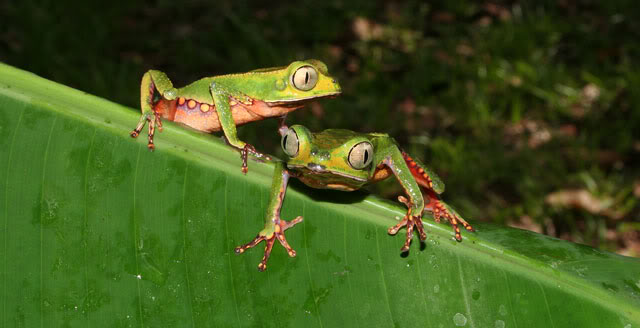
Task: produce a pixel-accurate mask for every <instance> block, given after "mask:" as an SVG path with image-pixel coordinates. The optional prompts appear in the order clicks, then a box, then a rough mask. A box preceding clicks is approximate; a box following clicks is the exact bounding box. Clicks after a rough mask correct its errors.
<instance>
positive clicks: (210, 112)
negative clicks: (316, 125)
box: [131, 59, 341, 173]
mask: <svg viewBox="0 0 640 328" xmlns="http://www.w3.org/2000/svg"><path fill="white" fill-rule="evenodd" d="M340 93H341V88H340V85H339V84H338V82H336V80H335V79H334V78H333V77H331V76H330V75H329V72H328V69H327V66H326V65H325V64H324V63H323V62H321V61H319V60H315V59H309V60H303V61H295V62H293V63H291V64H289V65H288V66H286V67H274V68H265V69H258V70H254V71H251V72H248V73H239V74H228V75H220V76H213V77H205V78H202V79H200V80H198V81H195V82H193V83H191V84H189V85H187V86H186V87H183V88H178V89H176V88H174V87H173V84H172V83H171V80H169V78H168V77H167V75H166V74H165V73H163V72H160V71H156V70H150V71H148V72H147V73H145V74H144V76H143V77H142V83H141V86H140V105H141V106H140V107H141V110H142V115H141V116H140V120H139V121H138V125H137V126H136V128H135V129H134V130H133V131H132V132H131V136H132V137H134V138H135V137H137V136H138V135H139V134H140V131H141V130H142V128H144V125H145V124H146V123H147V122H149V142H148V147H149V149H151V150H153V149H154V148H155V145H154V143H153V137H154V134H155V128H156V126H157V127H158V128H159V129H160V130H161V129H162V119H166V120H169V121H174V122H178V123H182V124H185V125H188V126H190V127H192V128H194V129H197V130H200V131H204V132H214V131H220V130H222V131H223V132H224V135H225V138H226V140H227V142H228V143H229V144H230V145H231V146H232V147H234V148H236V149H238V150H240V154H241V158H242V172H243V173H247V170H248V169H247V155H248V154H251V155H253V156H255V157H256V158H258V159H269V157H268V156H266V155H264V154H262V153H260V152H258V151H256V149H255V148H254V147H253V146H251V145H250V144H247V143H245V142H244V141H241V140H239V139H238V136H237V133H236V126H237V125H241V124H245V123H249V122H253V121H258V120H263V119H265V118H268V117H282V118H283V120H284V116H286V115H287V113H289V112H291V111H293V110H296V109H298V108H301V107H303V106H304V105H305V104H307V103H309V102H311V101H313V100H316V99H320V98H324V97H335V96H337V95H339V94H340Z"/></svg>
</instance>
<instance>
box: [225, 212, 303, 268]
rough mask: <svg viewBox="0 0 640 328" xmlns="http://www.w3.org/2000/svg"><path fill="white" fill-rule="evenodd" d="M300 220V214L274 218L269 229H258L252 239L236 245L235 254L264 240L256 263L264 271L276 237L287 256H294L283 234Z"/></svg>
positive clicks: (294, 253)
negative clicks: (263, 245) (293, 217)
mask: <svg viewBox="0 0 640 328" xmlns="http://www.w3.org/2000/svg"><path fill="white" fill-rule="evenodd" d="M300 222H302V216H298V217H297V218H295V219H293V220H291V221H285V220H280V219H276V220H275V222H274V223H273V227H272V228H270V229H266V228H265V229H264V230H262V231H260V233H258V235H257V236H256V238H254V239H253V240H252V241H250V242H248V243H246V244H244V245H241V246H238V247H236V248H235V252H236V254H242V253H244V251H246V250H247V249H249V248H252V247H254V246H256V245H258V244H259V243H260V242H262V241H263V240H264V241H265V244H266V245H265V247H264V256H263V257H262V261H260V264H258V270H259V271H264V270H266V269H267V261H268V260H269V256H270V255H271V249H272V248H273V244H274V243H275V241H276V239H278V241H279V242H280V244H282V247H284V248H285V249H286V250H287V253H288V254H289V256H291V257H295V256H296V251H295V250H293V248H291V246H290V245H289V243H288V242H287V239H286V238H285V236H284V232H285V231H286V230H287V229H289V228H291V227H293V226H294V225H296V224H298V223H300Z"/></svg>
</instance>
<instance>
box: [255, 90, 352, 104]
mask: <svg viewBox="0 0 640 328" xmlns="http://www.w3.org/2000/svg"><path fill="white" fill-rule="evenodd" d="M339 94H341V92H340V91H336V92H333V93H327V94H322V95H314V96H309V97H305V98H296V99H285V100H282V99H278V100H264V102H265V103H266V104H267V105H269V106H287V105H297V104H299V103H303V102H306V101H308V100H311V99H320V98H335V97H337V96H338V95H339Z"/></svg>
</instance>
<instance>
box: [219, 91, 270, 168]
mask: <svg viewBox="0 0 640 328" xmlns="http://www.w3.org/2000/svg"><path fill="white" fill-rule="evenodd" d="M209 90H210V92H211V96H212V97H213V102H214V104H215V106H216V112H217V113H218V120H219V121H220V125H221V126H222V131H223V132H224V136H225V139H226V141H227V143H229V145H231V146H232V147H235V148H237V149H239V150H240V158H241V159H242V167H241V170H242V173H245V174H246V173H247V171H248V170H249V169H248V168H247V158H248V155H249V154H251V155H252V156H254V157H256V158H258V159H265V160H271V157H269V156H268V155H265V154H263V153H260V152H258V151H257V150H256V148H255V147H253V146H252V145H250V144H248V143H246V142H244V141H241V140H240V139H238V132H237V131H236V122H235V121H234V120H233V115H232V113H231V104H230V103H229V102H230V100H229V98H230V97H233V98H234V99H237V100H240V101H250V100H251V99H250V98H249V97H247V96H246V95H244V94H242V93H240V92H234V91H233V90H231V89H229V88H227V87H225V86H223V85H222V84H221V83H220V82H216V81H214V82H211V85H210V86H209Z"/></svg>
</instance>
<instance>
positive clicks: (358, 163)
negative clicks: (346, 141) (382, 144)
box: [349, 141, 373, 170]
mask: <svg viewBox="0 0 640 328" xmlns="http://www.w3.org/2000/svg"><path fill="white" fill-rule="evenodd" d="M372 160H373V146H371V144H370V143H368V142H366V141H365V142H361V143H359V144H357V145H355V146H353V147H352V148H351V150H350V151H349V165H351V167H353V168H354V169H357V170H360V169H364V168H365V167H367V166H369V164H371V161H372Z"/></svg>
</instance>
